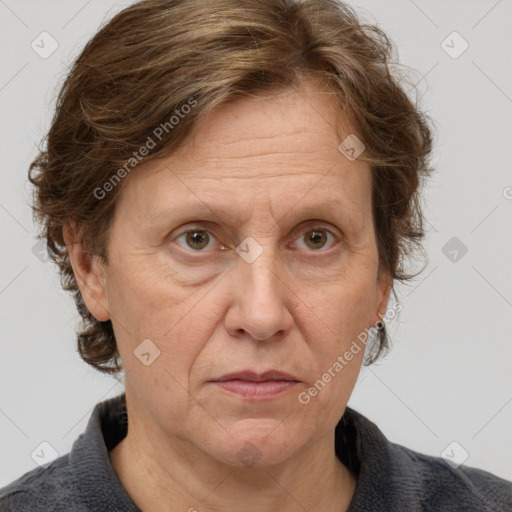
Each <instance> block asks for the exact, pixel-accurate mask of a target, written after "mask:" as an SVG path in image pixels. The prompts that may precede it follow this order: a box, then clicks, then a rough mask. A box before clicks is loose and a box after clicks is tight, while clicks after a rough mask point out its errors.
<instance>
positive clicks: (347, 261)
mask: <svg viewBox="0 0 512 512" xmlns="http://www.w3.org/2000/svg"><path fill="white" fill-rule="evenodd" d="M391 52H392V45H391V43H390V41H389V40H388V39H387V38H386V36H385V34H384V33H382V31H381V30H380V29H378V28H377V27H374V26H365V25H361V24H360V22H359V21H358V19H357V17H356V15H355V13H354V12H353V11H352V10H351V9H350V8H349V7H348V6H346V5H344V4H340V3H338V2H335V1H334V0H322V1H318V0H316V1H313V0H311V1H305V2H301V3H299V2H296V1H291V0H288V1H287V0H242V1H240V0H212V1H209V2H203V1H199V0H195V1H194V0H181V1H178V0H173V1H156V0H147V1H142V2H139V3H136V4H133V5H131V6H129V7H127V8H126V9H124V10H123V11H122V12H120V13H119V14H117V15H116V16H115V17H114V18H113V19H112V20H111V21H110V22H109V23H108V24H106V25H105V26H104V27H103V28H102V29H101V30H100V31H99V32H98V33H97V34H96V35H95V36H94V38H93V39H92V40H91V41H90V42H89V43H88V45H87V46H86V48H85V49H84V50H83V52H82V54H81V55H80V56H79V58H78V59H77V61H76V63H75V65H74V66H73V68H72V70H71V71H70V74H69V76H68V78H67V80H66V82H65V84H64V86H63V88H62V91H61V94H60V96H59V100H58V105H57V112H56V116H55V118H54V121H53V124H52V127H51V129H50V132H49V134H48V140H47V147H46V149H45V150H44V151H42V152H41V153H40V155H39V156H38V158H37V159H36V160H35V161H34V162H33V164H32V166H31V169H30V174H29V177H30V181H31V182H32V184H33V185H34V187H35V201H34V211H35V214H36V216H37V219H38V220H39V221H40V222H41V224H42V226H43V230H42V236H43V237H44V238H46V240H47V241H48V248H49V251H50V255H51V257H52V259H53V261H54V262H55V263H57V265H58V266H59V270H60V272H61V276H62V282H63V286H64V288H65V289H66V290H68V291H71V292H72V293H73V294H74V298H75V301H76V304H77V308H78V311H79V313H80V314H81V316H82V318H83V321H84V323H83V328H82V329H81V330H80V332H79V333H78V349H79V352H80V355H81V357H82V358H83V359H84V360H85V361H86V362H87V363H89V364H90V365H92V366H93V367H95V368H97V369H98V370H100V371H103V372H106V373H112V374H118V373H120V372H123V373H124V377H125V386H126V392H125V393H123V395H121V396H118V397H116V398H113V399H110V400H107V401H104V402H102V403H100V404H98V405H97V406H96V408H95V410H94V412H93V414H92V416H91V419H90V421H89V423H88V426H87V429H86V432H85V433H84V434H82V435H81V436H80V437H79V438H78V439H77V440H76V441H75V444H74V445H73V448H72V450H71V452H70V453H69V454H67V455H65V456H62V457H59V458H58V459H57V460H55V461H54V462H52V463H51V464H49V465H48V466H46V467H43V468H38V469H36V470H34V471H31V472H30V473H27V474H25V475H23V476H22V477H20V478H19V479H18V480H16V481H15V482H13V483H11V484H10V485H9V486H7V487H4V488H3V489H2V490H1V492H0V504H1V505H2V510H16V511H21V510H36V509H37V510H76V511H85V510H94V511H96V510H98V511H100V510H116V511H136V510H144V511H159V510H162V511H163V510H165V511H169V510H172V511H178V510H183V511H185V510H188V511H219V510H222V511H231V510H233V511H234V510H245V511H253V510H254V511H256V510H257V511H261V510H265V511H277V510H279V511H285V512H287V511H299V510H311V511H313V510H314V511H331V510H349V511H363V510H364V511H368V510H371V511H384V510H385V511H389V510H404V511H405V510H407V511H411V510H475V511H477V510H478V511H481V510H510V508H511V506H512V497H511V493H512V484H511V483H510V482H507V481H506V480H503V479H501V478H498V477H497V476H495V475H492V474H490V473H488V472H485V471H483V470H479V469H476V468H470V467H465V466H459V467H457V468H454V467H452V466H451V465H449V464H447V463H446V462H445V460H443V459H441V458H436V457H430V456H427V455H423V454H420V453H417V452H414V451H412V450H410V449H408V448H405V447H403V446H400V445H396V444H393V443H391V442H389V441H388V440H387V439H386V438H385V437H384V436H383V434H382V433H381V432H380V430H379V429H378V428H377V426H376V425H375V424H373V423H372V422H370V421H369V420H368V419H366V418H365V417H364V416H362V415H361V414H360V413H358V412H356V411H355V410H353V409H351V408H349V407H347V402H348V400H349V398H350V394H351V392H352V390H353V388H354V385H355V383H356V380H357V377H358V374H359V371H360V368H361V365H362V364H363V363H365V364H371V363H372V362H373V361H375V360H376V359H377V358H378V357H379V356H380V355H381V353H382V352H383V350H384V349H385V348H386V347H387V344H388V340H387V334H386V327H385V323H386V319H387V318H389V317H390V316H391V315H394V314H395V312H396V310H397V309H399V306H398V307H397V305H396V304H393V305H391V306H389V305H388V304H389V299H390V292H391V290H392V289H393V282H394V280H400V281H406V280H408V279H410V278H411V277H413V276H412V275H409V274H406V273H405V272H404V270H403V267H402V264H401V261H402V258H404V257H406V256H407V255H409V254H410V253H411V252H412V251H413V249H414V247H415V244H416V246H418V247H419V242H420V241H421V239H422V237H423V229H422V212H421V209H420V207H419V202H418V194H419V190H420V185H421V183H422V181H423V180H424V179H425V178H426V177H427V176H428V175H429V174H430V172H431V170H432V169H431V168H430V167H429V156H430V151H431V144H432V142H431V131H430V128H429V126H428V123H427V117H426V116H425V115H424V114H423V113H421V112H420V111H419V110H418V109H417V107H416V106H415V105H414V104H412V103H411V101H410V99H409V98H408V97H407V95H406V94H405V93H404V91H403V89H402V88H401V87H400V85H399V84H398V83H397V81H396V80H395V79H394V78H393V77H392V76H391V74H390V73H389V70H388V63H389V59H390V58H391Z"/></svg>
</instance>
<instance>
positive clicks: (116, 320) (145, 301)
mask: <svg viewBox="0 0 512 512" xmlns="http://www.w3.org/2000/svg"><path fill="white" fill-rule="evenodd" d="M153 263H154V259H153V258H149V257H133V258H126V259H125V260H124V261H123V265H119V266H118V267H115V268H113V269H112V271H111V273H110V276H109V280H108V283H107V289H108V298H109V307H110V310H111V317H112V322H113V325H114V329H115V333H116V339H117V341H118V346H119V350H120V353H121V357H122V359H123V364H124V366H125V368H126V369H128V368H130V367H135V368H137V367H138V366H139V365H140V361H139V360H137V359H136V357H134V355H135V354H134V351H135V352H137V350H138V347H139V346H141V343H142V342H143V341H144V340H148V339H149V340H151V342H152V343H153V344H154V345H155V347H156V348H155V347H153V346H152V345H151V344H150V343H148V342H145V343H146V344H147V346H148V347H149V348H150V349H151V350H150V352H151V351H153V352H154V353H158V351H160V352H159V354H158V357H157V358H155V362H154V363H153V364H152V365H151V367H152V368H153V369H157V368H158V367H160V366H161V367H162V368H165V369H166V370H167V371H168V372H169V373H171V374H172V375H175V376H176V378H180V381H183V375H185V374H186V370H187V368H189V367H190V365H191V364H192V362H193V361H194V359H195V357H196V355H197V353H199V351H200V350H201V347H202V343H203V340H205V339H208V334H209V332H208V330H209V329H213V328H214V326H215V322H214V319H213V313H212V311H211V308H208V307H207V304H208V303H207V302H202V301H201V297H202V295H204V290H202V289H200V288H195V289H192V288H186V287H182V286H177V285H176V284H175V283H174V281H173V280H172V277H169V276H167V277H166V276H165V274H164V273H162V271H161V268H160V267H159V266H158V265H155V264H153ZM201 292H202V293H201ZM123 356H124V357H123ZM184 385H186V383H184Z"/></svg>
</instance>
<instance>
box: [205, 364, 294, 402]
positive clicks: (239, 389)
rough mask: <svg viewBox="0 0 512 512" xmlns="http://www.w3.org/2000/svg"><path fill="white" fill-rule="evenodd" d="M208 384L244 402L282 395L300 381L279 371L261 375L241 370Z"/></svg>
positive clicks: (270, 371)
mask: <svg viewBox="0 0 512 512" xmlns="http://www.w3.org/2000/svg"><path fill="white" fill-rule="evenodd" d="M210 383H212V384H213V385H215V386H217V387H218V388H219V389H222V390H223V391H226V392H228V393H231V394H235V395H238V396H239V397H240V398H243V399H245V400H251V401H261V400H270V399H272V398H276V397H278V396H280V395H283V394H284V393H286V392H287V391H290V390H291V389H293V388H294V387H295V386H297V385H298V384H299V383H300V380H298V379H297V378H296V377H294V376H293V375H290V374H289V373H285V372H281V371H279V370H269V371H266V372H264V373H261V374H259V373H256V372H254V371H252V370H243V371H240V372H233V373H229V374H226V375H223V376H222V377H219V378H218V379H213V380H211V381H210Z"/></svg>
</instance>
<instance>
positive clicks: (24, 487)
mask: <svg viewBox="0 0 512 512" xmlns="http://www.w3.org/2000/svg"><path fill="white" fill-rule="evenodd" d="M84 505H85V504H84V503H83V502H82V500H81V499H80V495H79V491H78V489H77V487H76V486H75V485H74V481H73V476H72V474H71V471H70V466H69V454H66V455H62V456H61V457H59V458H57V459H55V460H54V461H52V462H50V463H48V464H45V465H44V466H41V467H37V468H35V469H33V470H31V471H28V472H27V473H25V474H23V475H21V476H20V477H19V478H17V479H16V480H14V481H13V482H11V483H9V484H8V485H6V486H5V487H2V488H0V510H1V511H2V512H11V511H12V512H29V511H30V512H35V511H38V512H39V511H41V512H43V511H44V512H50V511H52V512H60V511H65V510H66V511H68V510H73V511H76V512H81V511H86V510H88V509H87V508H86V507H85V506H84Z"/></svg>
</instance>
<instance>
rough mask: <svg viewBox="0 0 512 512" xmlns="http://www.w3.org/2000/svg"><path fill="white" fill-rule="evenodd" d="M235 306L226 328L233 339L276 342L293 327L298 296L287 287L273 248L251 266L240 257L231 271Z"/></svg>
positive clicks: (227, 317)
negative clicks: (293, 313)
mask: <svg viewBox="0 0 512 512" xmlns="http://www.w3.org/2000/svg"><path fill="white" fill-rule="evenodd" d="M230 284H231V290H232V293H233V296H232V303H231V305H230V308H229V311H228V313H227V315H226V319H225V323H226V329H227V331H228V332H229V334H231V335H232V336H235V337H244V336H245V337H247V338H252V339H254V340H257V341H269V340H271V339H274V340H275V339H277V338H281V337H282V336H284V335H285V334H286V333H288V332H289V331H290V329H291V327H292V324H293V317H292V315H291V313H290V307H292V308H293V307H294V306H292V305H291V304H293V302H294V300H295V299H296V297H295V296H294V294H293V292H292V291H291V290H290V288H289V285H288V286H287V284H286V276H285V274H284V270H283V268H282V266H281V265H280V264H279V263H278V262H277V261H276V258H275V256H274V250H273V248H272V247H271V246H265V247H263V251H262V253H261V254H260V255H259V256H258V257H257V258H256V259H255V260H254V261H252V262H251V263H249V262H248V261H246V260H244V259H243V258H240V261H237V268H236V269H233V271H232V272H231V283H230Z"/></svg>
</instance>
